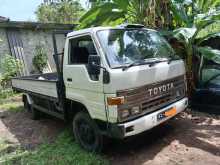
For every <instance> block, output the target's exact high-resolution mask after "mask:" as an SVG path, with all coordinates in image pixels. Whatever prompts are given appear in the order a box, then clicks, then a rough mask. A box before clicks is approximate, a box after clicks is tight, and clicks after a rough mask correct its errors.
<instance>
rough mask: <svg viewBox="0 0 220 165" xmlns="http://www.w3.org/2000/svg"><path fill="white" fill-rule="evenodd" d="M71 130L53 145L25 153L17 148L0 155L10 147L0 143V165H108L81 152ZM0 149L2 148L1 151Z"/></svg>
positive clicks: (64, 133)
mask: <svg viewBox="0 0 220 165" xmlns="http://www.w3.org/2000/svg"><path fill="white" fill-rule="evenodd" d="M70 132H71V130H65V131H64V132H63V133H61V135H60V136H59V137H58V138H57V140H56V141H55V142H54V143H50V144H47V143H46V144H42V145H41V146H40V147H39V148H37V149H36V150H35V151H25V150H22V149H21V148H19V147H17V148H16V149H14V150H15V151H13V152H11V153H6V154H5V153H2V154H1V151H3V149H4V148H7V147H10V146H9V144H7V143H6V142H4V141H2V142H1V141H0V163H4V164H7V165H13V164H29V165H38V164H40V165H41V164H42V165H49V164H54V165H67V164H77V165H85V164H90V165H108V164H109V162H108V161H107V160H105V159H103V158H102V157H101V156H99V155H96V154H94V153H88V152H86V151H83V150H82V149H81V148H80V146H78V144H76V143H75V142H74V141H73V138H72V134H71V133H70ZM1 148H3V149H2V150H1Z"/></svg>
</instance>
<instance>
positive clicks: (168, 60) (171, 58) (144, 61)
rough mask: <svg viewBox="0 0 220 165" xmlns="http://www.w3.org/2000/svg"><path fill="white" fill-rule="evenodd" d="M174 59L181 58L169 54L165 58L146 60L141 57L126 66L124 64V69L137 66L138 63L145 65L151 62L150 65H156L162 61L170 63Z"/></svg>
mask: <svg viewBox="0 0 220 165" xmlns="http://www.w3.org/2000/svg"><path fill="white" fill-rule="evenodd" d="M174 60H179V58H177V57H175V56H169V57H168V58H163V59H154V60H152V61H146V60H144V59H140V60H137V61H134V62H132V63H130V64H128V65H126V66H123V68H122V70H123V71H125V70H127V69H129V68H130V67H132V66H136V65H144V64H149V67H152V66H154V65H155V64H158V63H161V62H166V61H167V63H168V64H170V63H171V62H172V61H174Z"/></svg>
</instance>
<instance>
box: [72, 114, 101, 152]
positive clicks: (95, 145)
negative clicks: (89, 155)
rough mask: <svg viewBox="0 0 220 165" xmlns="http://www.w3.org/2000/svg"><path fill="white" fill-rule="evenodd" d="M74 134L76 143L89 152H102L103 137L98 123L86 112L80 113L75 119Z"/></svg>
mask: <svg viewBox="0 0 220 165" xmlns="http://www.w3.org/2000/svg"><path fill="white" fill-rule="evenodd" d="M73 133H74V136H75V139H76V141H77V142H78V143H79V144H80V145H81V146H82V147H83V148H84V149H85V150H87V151H90V152H100V151H101V150H102V147H103V136H102V135H101V133H100V131H99V129H98V127H97V125H96V123H95V122H94V121H93V120H92V119H91V118H90V116H89V115H88V114H87V113H85V112H79V113H77V114H76V115H75V117H74V119H73Z"/></svg>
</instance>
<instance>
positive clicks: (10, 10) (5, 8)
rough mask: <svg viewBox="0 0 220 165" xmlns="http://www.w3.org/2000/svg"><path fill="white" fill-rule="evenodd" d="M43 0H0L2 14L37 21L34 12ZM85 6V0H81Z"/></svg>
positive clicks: (13, 19) (11, 17) (16, 18)
mask: <svg viewBox="0 0 220 165" xmlns="http://www.w3.org/2000/svg"><path fill="white" fill-rule="evenodd" d="M42 2H43V0H0V16H3V17H7V18H10V20H12V21H36V17H35V14H34V12H35V11H36V9H37V6H38V5H40V4H41V3H42ZM80 2H81V3H82V5H83V6H85V0H80Z"/></svg>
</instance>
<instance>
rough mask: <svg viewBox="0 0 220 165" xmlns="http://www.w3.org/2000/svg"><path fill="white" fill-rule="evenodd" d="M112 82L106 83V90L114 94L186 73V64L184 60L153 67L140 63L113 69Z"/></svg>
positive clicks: (162, 63)
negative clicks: (127, 67) (125, 68)
mask: <svg viewBox="0 0 220 165" xmlns="http://www.w3.org/2000/svg"><path fill="white" fill-rule="evenodd" d="M109 72H110V83H109V84H104V92H105V93H108V94H114V93H116V91H119V90H126V89H132V88H136V87H141V86H144V85H147V84H152V83H156V82H160V81H164V80H167V79H171V78H174V77H177V76H180V75H183V74H185V66H184V62H183V61H182V60H178V61H172V62H171V63H170V64H168V63H167V62H161V63H158V64H156V65H154V66H152V67H149V65H140V66H134V67H131V68H129V69H127V70H125V71H122V69H111V70H110V71H109Z"/></svg>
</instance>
